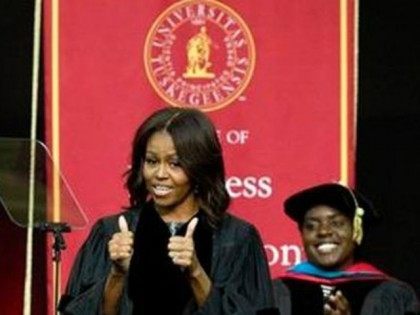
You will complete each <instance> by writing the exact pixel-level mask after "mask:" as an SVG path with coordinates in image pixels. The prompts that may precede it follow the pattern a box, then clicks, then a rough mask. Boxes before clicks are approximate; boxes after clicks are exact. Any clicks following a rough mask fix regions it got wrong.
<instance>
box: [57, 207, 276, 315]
mask: <svg viewBox="0 0 420 315" xmlns="http://www.w3.org/2000/svg"><path fill="white" fill-rule="evenodd" d="M139 211H140V210H129V211H125V212H123V213H122V214H123V215H124V216H125V217H126V219H127V222H128V224H129V227H130V230H132V231H134V229H135V227H136V225H137V219H138V213H139ZM119 215H120V214H118V215H115V216H110V217H106V218H102V219H100V220H99V221H98V222H97V223H96V224H95V225H94V226H93V227H92V230H91V232H90V235H89V237H88V238H87V240H86V241H85V242H84V244H83V246H82V247H81V249H80V250H79V253H78V255H77V256H76V259H75V262H74V265H73V268H72V272H71V275H70V278H69V281H68V284H67V288H66V291H65V294H64V295H63V297H62V299H61V302H60V311H61V312H62V314H65V315H76V314H77V315H94V314H100V313H101V303H102V296H103V291H104V287H105V282H106V278H107V275H108V273H109V271H110V269H111V261H110V259H109V256H108V252H107V242H108V241H109V240H110V238H111V237H112V234H113V233H115V232H117V230H118V217H119ZM212 245H213V246H212V261H211V272H210V275H209V276H210V279H211V281H212V289H211V292H210V295H209V297H208V298H207V300H206V302H205V303H204V305H203V306H202V307H200V308H197V307H196V306H195V305H191V303H190V304H189V305H188V309H186V310H185V312H184V314H194V315H222V314H226V315H227V314H231V315H234V314H238V315H239V314H244V315H247V314H250V315H251V314H252V315H254V314H256V313H257V312H259V311H261V310H265V309H271V308H272V307H273V306H274V302H273V296H272V286H271V281H270V274H269V269H268V265H267V261H266V257H265V251H264V248H263V245H262V242H261V239H260V236H259V234H258V231H257V230H256V229H255V227H254V226H252V225H251V224H249V223H247V222H245V221H243V220H240V219H238V218H236V217H234V216H232V215H229V214H226V215H225V217H224V218H223V220H222V222H221V225H220V226H219V228H218V229H217V230H215V231H214V234H213V244H212ZM127 287H128V285H126V286H125V289H124V293H123V296H122V299H121V303H120V314H124V315H129V314H131V313H132V302H131V301H130V298H129V294H128V290H127ZM160 300H161V302H162V303H164V297H161V298H160ZM260 313H261V314H264V313H263V312H260ZM145 315H148V314H145Z"/></svg>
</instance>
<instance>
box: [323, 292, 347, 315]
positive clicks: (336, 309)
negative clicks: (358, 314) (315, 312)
mask: <svg viewBox="0 0 420 315" xmlns="http://www.w3.org/2000/svg"><path fill="white" fill-rule="evenodd" d="M324 314H325V315H351V310H350V304H349V301H348V300H347V299H346V297H345V296H344V295H343V293H342V292H341V291H337V292H336V293H335V294H332V295H330V296H329V297H328V300H327V302H326V303H325V305H324Z"/></svg>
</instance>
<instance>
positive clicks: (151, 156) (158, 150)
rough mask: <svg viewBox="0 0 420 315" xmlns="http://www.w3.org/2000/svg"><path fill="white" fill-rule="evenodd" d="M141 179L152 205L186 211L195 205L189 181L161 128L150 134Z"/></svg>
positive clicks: (160, 208)
mask: <svg viewBox="0 0 420 315" xmlns="http://www.w3.org/2000/svg"><path fill="white" fill-rule="evenodd" d="M142 172H143V178H144V180H145V184H146V188H147V190H148V191H149V193H150V195H151V196H152V198H153V200H154V202H155V206H156V208H157V209H158V210H163V211H166V212H168V211H173V210H176V211H179V210H180V211H184V210H185V211H187V212H190V211H192V210H195V209H191V208H195V207H196V200H195V197H194V194H193V192H192V188H191V183H190V180H189V178H188V177H187V174H186V173H185V171H184V169H183V168H182V167H181V165H180V163H179V157H178V155H177V152H176V150H175V145H174V142H173V140H172V137H171V136H170V135H169V134H168V133H167V132H165V131H159V132H156V133H154V134H153V135H152V136H151V137H150V139H149V141H148V143H147V146H146V154H145V161H144V165H143V170H142Z"/></svg>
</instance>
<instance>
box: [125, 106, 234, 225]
mask: <svg viewBox="0 0 420 315" xmlns="http://www.w3.org/2000/svg"><path fill="white" fill-rule="evenodd" d="M159 131H165V132H167V133H168V134H169V135H170V136H171V137H172V140H173V142H174V145H175V149H176V152H177V155H178V158H179V162H180V164H181V166H182V168H183V169H184V171H185V173H186V174H187V176H188V178H189V180H190V183H191V187H193V189H194V194H195V195H196V196H197V198H198V200H199V201H200V207H201V209H202V210H203V211H204V212H205V214H206V216H207V219H208V220H209V223H210V224H211V225H212V226H216V225H217V224H218V222H219V221H220V219H221V218H222V216H223V214H224V213H225V212H226V210H227V208H228V206H229V203H230V197H229V195H228V192H227V190H226V188H225V169H224V163H223V156H222V147H221V145H220V142H219V139H218V137H217V133H216V130H215V128H214V126H213V124H212V122H211V121H210V119H209V118H208V117H207V116H206V115H205V114H204V113H202V112H201V111H199V110H196V109H187V108H177V107H168V108H164V109H161V110H158V111H156V112H154V113H153V114H152V115H151V116H150V117H148V118H147V119H146V120H145V121H144V122H143V123H142V124H141V125H140V127H139V128H138V129H137V131H136V134H135V136H134V139H133V143H132V154H131V168H130V170H129V171H128V172H127V173H126V176H127V177H126V183H125V185H126V188H127V189H128V191H129V194H130V206H131V207H134V208H138V207H140V206H142V205H143V204H144V203H145V202H146V199H147V196H148V191H147V189H146V185H145V182H144V179H143V175H142V168H143V163H144V158H145V154H146V146H147V143H148V141H149V139H150V137H151V136H152V135H153V134H154V133H156V132H159Z"/></svg>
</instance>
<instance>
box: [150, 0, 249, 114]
mask: <svg viewBox="0 0 420 315" xmlns="http://www.w3.org/2000/svg"><path fill="white" fill-rule="evenodd" d="M144 64H145V68H146V74H147V77H148V79H149V81H150V83H151V84H152V86H153V88H154V90H155V91H156V92H157V93H158V94H159V96H160V97H161V98H162V99H164V100H165V101H166V102H167V103H169V104H170V105H173V106H179V107H196V108H199V109H201V110H203V111H212V110H216V109H219V108H222V107H225V106H226V105H228V104H230V103H232V102H233V101H234V100H236V99H237V98H238V97H239V96H240V95H241V93H242V92H243V91H244V89H245V88H246V87H247V85H248V83H249V81H250V80H251V77H252V74H253V71H254V66H255V44H254V40H253V38H252V34H251V32H250V30H249V28H248V26H247V25H246V24H245V22H244V21H243V19H242V18H241V17H240V16H239V15H238V14H237V13H236V12H235V11H233V10H232V9H231V8H229V7H228V6H226V5H225V4H222V3H220V2H217V1H215V0H183V1H180V2H177V3H175V4H173V5H171V6H170V7H168V8H167V9H166V10H165V11H164V12H162V13H161V14H160V15H159V17H158V18H157V19H156V21H155V22H154V23H153V25H152V27H151V28H150V30H149V32H148V34H147V38H146V43H145V47H144Z"/></svg>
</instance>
